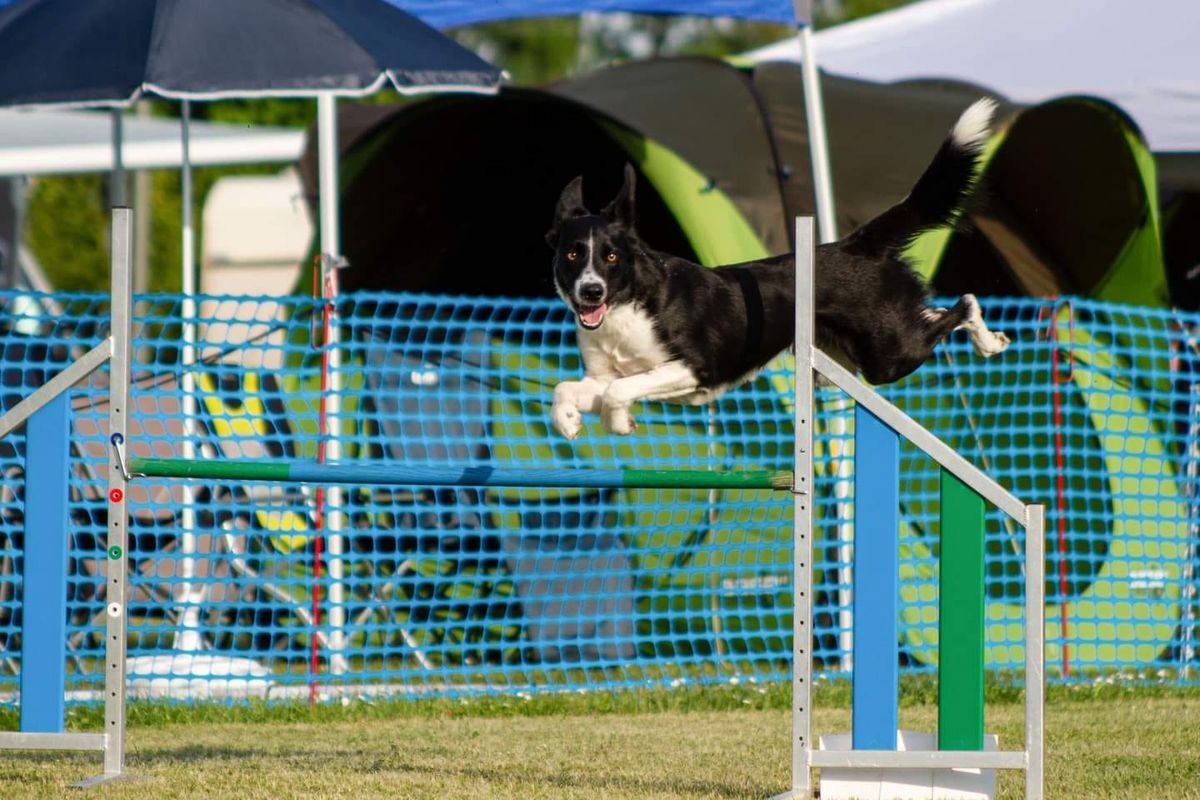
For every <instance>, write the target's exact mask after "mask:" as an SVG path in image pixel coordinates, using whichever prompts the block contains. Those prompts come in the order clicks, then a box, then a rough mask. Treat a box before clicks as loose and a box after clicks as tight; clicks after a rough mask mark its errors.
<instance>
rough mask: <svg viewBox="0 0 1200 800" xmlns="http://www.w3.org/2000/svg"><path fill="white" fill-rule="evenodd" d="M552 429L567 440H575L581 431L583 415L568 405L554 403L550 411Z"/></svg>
mask: <svg viewBox="0 0 1200 800" xmlns="http://www.w3.org/2000/svg"><path fill="white" fill-rule="evenodd" d="M550 419H551V421H552V422H553V423H554V429H555V430H556V431H558V432H559V433H560V434H562V436H564V437H565V438H567V439H575V438H577V437H578V436H579V433H580V431H582V430H583V415H582V414H580V413H579V409H578V408H576V407H575V406H573V405H571V404H570V403H555V404H554V408H552V409H551V410H550Z"/></svg>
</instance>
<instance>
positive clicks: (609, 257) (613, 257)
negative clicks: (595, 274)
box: [604, 253, 617, 264]
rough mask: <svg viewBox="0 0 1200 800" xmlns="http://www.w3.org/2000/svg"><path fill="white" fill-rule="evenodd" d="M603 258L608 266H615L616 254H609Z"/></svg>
mask: <svg viewBox="0 0 1200 800" xmlns="http://www.w3.org/2000/svg"><path fill="white" fill-rule="evenodd" d="M604 258H605V260H606V261H608V263H610V264H615V263H617V254H616V253H609V254H608V255H607V256H605V257H604Z"/></svg>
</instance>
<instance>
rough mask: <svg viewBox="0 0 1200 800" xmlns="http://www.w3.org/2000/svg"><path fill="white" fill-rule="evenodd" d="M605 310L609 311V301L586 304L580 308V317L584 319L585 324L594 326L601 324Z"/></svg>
mask: <svg viewBox="0 0 1200 800" xmlns="http://www.w3.org/2000/svg"><path fill="white" fill-rule="evenodd" d="M605 311H608V304H607V303H602V304H600V305H598V306H584V307H583V308H580V309H579V318H580V319H581V320H583V324H584V325H590V326H592V327H593V328H594V327H595V326H597V325H599V324H600V320H602V319H604V312H605Z"/></svg>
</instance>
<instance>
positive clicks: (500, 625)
mask: <svg viewBox="0 0 1200 800" xmlns="http://www.w3.org/2000/svg"><path fill="white" fill-rule="evenodd" d="M314 310H315V309H314V304H313V302H312V301H311V300H306V299H303V298H228V297H224V298H222V297H206V298H203V299H202V300H201V301H200V304H199V313H198V316H197V320H198V327H197V342H198V343H197V348H196V357H195V360H194V361H192V362H190V363H189V360H188V359H187V358H186V351H185V349H184V347H183V345H182V341H183V328H182V325H181V320H182V319H183V313H182V312H183V305H182V300H181V298H179V297H177V296H148V297H139V298H138V300H137V303H136V315H135V323H134V337H135V342H134V344H135V352H136V355H137V364H136V368H135V370H134V387H133V394H134V403H133V414H132V416H131V425H130V437H129V440H130V451H131V455H133V456H135V457H137V456H141V457H145V456H155V457H181V458H200V459H236V458H253V459H270V460H275V461H297V462H311V461H312V460H314V459H315V457H316V453H317V449H318V444H319V443H320V442H321V437H320V436H319V435H318V431H319V427H318V413H319V405H320V398H321V369H320V361H321V350H320V349H319V347H318V346H314V339H313V333H312V327H311V326H312V322H313V319H314V313H313V312H314ZM985 312H986V315H987V317H988V320H989V324H991V325H992V327H994V328H998V329H1000V330H1004V331H1006V332H1008V333H1009V334H1010V336H1012V337H1013V339H1014V344H1013V346H1012V347H1011V348H1010V349H1009V350H1008V351H1007V352H1006V353H1004V354H1003V355H1002V356H1000V357H998V358H995V359H992V360H988V361H983V360H981V359H978V358H976V357H975V356H973V354H972V353H971V351H970V346H969V344H968V343H967V341H966V337H965V335H962V334H958V335H956V336H955V337H953V339H952V341H951V342H949V343H947V344H945V345H943V346H942V347H940V348H939V350H938V351H937V353H936V356H935V358H934V359H933V360H931V361H930V362H929V363H928V364H926V365H925V366H924V367H922V368H921V369H920V370H919V371H918V372H917V373H916V374H915V375H914V376H912V377H910V378H909V379H906V380H905V381H903V382H902V383H900V384H898V385H895V386H890V387H886V388H885V391H884V394H885V395H886V396H888V398H889V399H891V400H892V401H893V402H896V403H897V404H898V405H900V406H901V407H902V408H904V409H905V410H907V411H908V413H910V414H911V415H912V416H914V417H915V418H916V419H917V420H918V421H919V422H921V423H922V424H924V425H925V426H926V427H928V428H930V429H931V430H933V431H934V432H935V433H936V434H938V435H939V436H941V437H942V438H943V439H945V440H947V441H948V442H949V443H950V444H951V445H952V446H954V447H955V448H956V449H958V450H959V451H960V452H961V453H962V454H963V455H964V456H966V457H967V458H968V459H970V460H972V461H974V462H975V463H976V464H978V465H979V466H981V467H982V468H984V469H985V470H986V471H988V472H989V473H991V474H992V475H993V476H995V477H996V478H997V479H998V480H999V481H1000V482H1001V483H1002V484H1004V485H1005V486H1007V487H1008V488H1010V489H1011V490H1012V491H1013V492H1014V493H1015V494H1016V495H1017V496H1018V497H1020V498H1022V499H1023V500H1025V501H1027V502H1042V503H1045V504H1046V506H1047V553H1048V559H1049V560H1048V575H1049V576H1050V577H1049V578H1048V580H1047V587H1046V589H1047V601H1048V609H1047V611H1048V615H1047V616H1048V631H1047V643H1048V646H1047V658H1048V667H1049V672H1050V675H1051V676H1052V677H1053V678H1056V679H1058V680H1073V679H1092V678H1094V677H1096V676H1104V675H1108V674H1111V673H1114V672H1134V673H1137V674H1138V675H1141V676H1147V675H1149V676H1153V677H1157V678H1160V679H1161V678H1163V677H1165V678H1166V679H1170V680H1180V681H1192V682H1197V677H1196V673H1195V672H1194V671H1190V670H1189V669H1188V665H1189V664H1193V665H1194V663H1195V662H1194V658H1195V651H1194V643H1195V635H1194V626H1193V620H1194V618H1195V615H1196V612H1197V608H1196V600H1195V596H1196V589H1197V576H1196V571H1195V567H1196V558H1197V555H1196V544H1197V528H1196V526H1197V519H1198V516H1197V506H1196V503H1197V501H1196V497H1195V484H1196V473H1197V468H1198V464H1200V453H1198V450H1197V441H1198V432H1200V394H1197V390H1196V389H1195V388H1194V383H1193V379H1194V375H1193V372H1194V370H1195V369H1196V367H1197V365H1200V355H1198V352H1197V346H1196V341H1195V338H1194V333H1195V331H1196V329H1197V328H1198V327H1200V317H1197V316H1186V315H1181V314H1177V313H1166V312H1162V313H1160V312H1157V311H1153V310H1147V309H1140V308H1137V309H1135V308H1131V307H1123V306H1115V305H1109V304H1100V303H1095V302H1091V301H1082V300H1072V301H1047V300H991V301H989V302H987V304H986V309H985ZM339 314H340V318H341V321H342V324H341V326H340V338H341V345H340V347H339V354H340V358H341V365H340V367H339V368H338V370H337V374H338V376H339V379H340V382H341V385H342V388H341V391H340V392H339V398H340V408H339V409H338V411H337V414H336V416H335V417H334V419H333V422H332V430H333V435H332V436H331V437H330V438H331V439H332V438H336V440H337V443H338V446H339V447H340V450H341V456H340V457H341V459H342V460H347V461H362V460H367V461H371V462H378V463H406V464H419V465H447V464H455V465H477V466H493V467H503V466H510V467H601V468H603V467H630V466H637V467H645V468H667V469H670V468H687V469H714V470H738V469H751V468H762V469H790V468H791V466H792V463H791V461H792V459H791V452H792V441H791V437H792V428H791V413H792V411H791V409H792V363H791V358H790V356H789V357H781V358H780V359H779V360H778V361H777V362H776V363H775V364H772V365H771V367H770V368H769V369H767V370H765V371H764V372H763V373H762V374H760V375H759V376H758V377H757V378H756V379H754V380H753V381H752V382H750V383H749V384H748V385H746V386H744V387H742V388H739V389H737V390H735V391H733V392H730V393H729V394H727V395H726V396H724V397H723V398H721V399H720V400H719V401H718V402H717V403H715V404H714V405H712V406H710V407H700V408H685V407H679V406H670V405H664V404H659V403H644V404H640V407H637V408H635V409H634V411H635V414H636V415H637V417H638V422H639V427H638V429H637V431H636V433H635V434H634V435H633V436H631V437H614V436H610V435H608V434H606V433H604V431H603V430H602V428H601V427H600V426H599V424H598V423H597V422H595V421H594V420H593V419H591V418H589V424H588V426H587V427H586V429H585V430H584V432H583V434H582V435H581V436H580V437H579V438H578V439H577V440H575V441H573V442H568V441H566V440H564V439H562V438H560V437H559V436H558V435H557V434H556V433H555V432H554V431H553V429H552V428H551V427H550V425H549V405H550V401H551V394H552V390H553V387H554V385H555V384H556V383H557V382H558V381H560V380H563V379H568V378H574V377H577V376H578V375H579V374H580V373H581V371H582V370H581V365H580V361H579V357H578V355H577V352H576V350H575V345H574V329H573V326H572V324H571V322H570V320H569V319H568V317H567V313H566V310H565V309H564V308H563V307H562V305H561V303H559V302H557V301H550V300H531V301H521V300H508V299H505V300H497V299H463V298H448V297H428V296H416V295H356V296H354V297H352V298H348V299H345V300H344V301H343V302H342V304H341V306H340V308H339ZM0 320H2V322H0V326H2V327H0V347H2V353H3V361H2V369H3V375H2V377H3V383H2V400H3V404H4V407H5V408H9V407H11V406H12V405H13V404H15V402H16V401H17V400H18V399H19V398H20V397H22V396H24V395H26V394H28V393H29V392H31V391H32V390H33V389H34V388H36V387H37V386H39V385H41V384H42V383H43V382H44V381H45V380H46V378H47V377H48V376H49V375H51V374H53V373H54V372H56V371H58V370H59V369H61V368H62V367H63V366H65V365H66V364H67V363H69V361H70V360H71V359H73V358H75V357H77V356H78V355H80V354H81V353H82V352H83V351H85V350H86V349H87V348H89V347H91V346H92V345H94V344H95V343H96V342H97V341H98V340H99V339H100V338H101V337H102V336H104V335H106V334H107V328H106V325H107V298H101V297H96V296H64V295H56V296H42V295H28V294H13V293H9V294H3V295H0ZM318 345H319V343H318ZM818 403H819V409H820V413H819V415H818V429H817V442H816V446H817V453H816V455H817V458H816V459H815V460H816V462H817V464H818V475H817V487H816V489H817V491H816V512H817V514H818V518H819V520H820V528H819V531H818V539H817V550H816V563H815V564H814V566H815V569H816V573H815V576H814V588H815V590H816V593H815V597H814V601H815V619H814V634H815V641H814V653H815V657H816V660H817V668H818V669H820V670H825V671H829V672H836V671H839V670H842V669H843V668H844V666H845V664H846V657H847V655H848V646H849V642H850V631H851V626H852V622H853V620H852V615H851V604H850V601H851V596H850V591H851V589H850V580H849V579H850V576H851V572H850V569H851V567H850V564H851V556H852V552H853V512H854V501H855V498H854V496H853V486H852V478H853V459H852V457H853V455H854V453H853V443H852V437H853V407H852V402H851V401H849V400H848V399H847V398H846V397H845V396H844V395H842V394H841V393H840V392H838V391H836V390H833V389H829V388H822V389H820V390H819V397H818ZM72 405H73V438H72V441H73V444H72V448H73V449H72V472H71V478H70V493H71V499H72V503H71V508H72V517H71V522H70V530H69V536H70V553H71V561H70V566H69V583H70V588H69V614H70V619H69V636H68V641H67V642H66V656H67V659H68V667H69V681H70V684H71V686H70V689H71V690H72V692H73V694H72V697H73V698H75V699H76V700H78V701H87V700H96V699H98V694H97V692H98V690H99V689H100V687H101V686H102V682H103V672H102V666H101V663H100V660H99V659H100V657H101V653H102V641H101V638H102V636H101V635H102V632H103V615H104V606H105V603H106V598H105V596H104V583H103V575H104V570H105V569H106V568H107V567H106V565H105V562H106V559H105V558H104V550H105V541H104V530H105V527H106V503H105V502H104V491H105V486H104V484H103V482H102V480H100V479H99V478H98V477H97V476H98V475H99V474H101V473H102V465H103V464H104V463H105V459H106V457H107V455H106V451H105V446H106V444H105V443H106V425H107V415H108V410H107V373H106V372H103V371H102V372H98V373H96V374H94V375H93V376H92V377H91V378H90V379H89V381H88V383H87V385H85V386H80V387H77V389H76V391H75V392H74V393H73V395H72ZM327 443H328V442H327ZM23 453H24V435H23V433H17V434H14V435H12V436H10V437H9V438H8V439H5V440H3V441H0V468H2V469H3V471H4V475H5V480H4V488H3V490H2V492H0V684H3V691H4V692H5V698H7V700H8V701H9V702H14V701H15V695H14V693H13V690H14V689H15V678H14V676H15V675H16V674H17V673H18V672H19V669H20V631H21V625H22V621H23V620H22V617H23V616H26V618H29V616H30V615H29V613H28V611H26V610H25V609H23V608H22V605H21V596H22V579H21V572H22V555H21V554H22V547H23V540H24V536H25V531H24V529H23V517H22V504H21V499H22V491H23V489H22V482H21V480H20V472H21V469H22V463H23ZM901 460H902V463H901V475H902V487H901V497H902V498H903V508H902V513H903V520H904V523H903V526H902V529H901V530H900V531H899V535H900V537H901V558H902V564H901V573H902V574H901V579H902V580H901V585H902V608H901V619H900V630H901V635H902V637H903V648H902V658H903V662H904V666H905V668H906V669H908V670H911V671H921V670H928V669H932V668H933V667H934V665H936V662H937V652H938V650H937V572H938V565H937V552H938V538H939V531H938V524H937V508H936V504H937V500H936V494H937V486H938V483H937V481H938V473H937V469H936V467H935V465H934V464H933V463H932V462H930V461H929V460H928V459H926V458H925V457H924V456H922V455H921V454H919V453H917V452H916V451H914V450H913V449H912V448H908V449H905V450H902V454H901ZM323 489H324V492H323V493H324V517H323V521H324V527H325V530H324V531H319V530H318V519H317V517H318V514H319V513H321V512H320V511H319V510H318V498H317V490H316V488H315V487H308V486H300V485H294V484H290V485H282V484H269V483H253V482H241V483H235V482H229V483H221V482H214V481H184V480H160V479H153V480H150V479H146V480H139V481H137V482H135V483H134V484H131V488H130V499H131V508H132V522H131V527H130V548H129V553H128V559H127V563H126V566H127V569H128V571H129V575H130V578H131V581H130V585H131V595H130V597H128V598H127V608H128V618H129V632H130V636H129V648H130V673H131V675H130V680H131V689H132V691H133V693H134V695H135V696H150V697H166V698H174V699H190V700H194V699H203V698H218V697H243V696H265V697H268V698H275V699H278V698H287V697H299V696H308V695H309V694H310V693H316V694H317V695H319V696H330V695H333V694H337V693H341V692H354V693H368V694H369V693H381V694H403V693H412V694H429V693H437V694H454V693H461V692H481V691H495V692H519V691H534V690H539V689H554V690H560V689H564V688H570V689H589V688H614V687H622V686H644V685H662V684H672V683H681V682H682V683H696V682H699V683H704V682H721V681H729V680H750V679H758V680H778V679H787V678H788V677H789V675H790V652H791V614H790V608H791V604H792V595H791V569H792V567H791V561H792V554H791V518H792V505H791V498H790V496H789V495H788V494H787V493H770V492H766V491H749V490H721V491H695V490H670V491H668V490H626V489H620V490H618V489H611V490H608V489H606V490H597V489H588V490H545V489H537V490H534V489H521V488H516V487H513V488H506V489H486V490H484V489H462V488H442V489H435V488H429V487H422V486H402V487H387V488H378V487H375V488H365V487H358V486H341V487H323ZM1022 535H1023V533H1022V531H1021V529H1019V528H1014V527H1013V526H1011V525H1006V524H1005V522H1004V519H1003V518H1002V516H1001V515H1000V513H999V512H997V511H992V512H989V517H988V531H987V548H988V561H987V596H988V605H987V610H986V619H987V631H986V634H987V642H988V645H987V648H988V649H987V663H988V665H989V667H991V668H992V669H994V670H997V671H1001V672H1011V673H1013V674H1014V675H1016V676H1017V678H1018V679H1019V675H1018V674H1017V673H1018V672H1019V669H1020V667H1021V665H1022V659H1023V651H1022V627H1021V626H1022V614H1021V608H1022V603H1023V590H1022V574H1021V573H1022V567H1021V554H1022V553H1023V541H1022Z"/></svg>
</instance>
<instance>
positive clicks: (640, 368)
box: [575, 306, 670, 377]
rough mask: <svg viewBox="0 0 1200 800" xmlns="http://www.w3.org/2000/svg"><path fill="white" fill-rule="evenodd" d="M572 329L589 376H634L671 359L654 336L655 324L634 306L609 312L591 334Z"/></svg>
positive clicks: (581, 328) (586, 331) (577, 328)
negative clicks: (575, 334)
mask: <svg viewBox="0 0 1200 800" xmlns="http://www.w3.org/2000/svg"><path fill="white" fill-rule="evenodd" d="M575 330H576V333H577V335H578V339H579V352H580V354H581V355H582V356H583V365H584V369H585V371H586V372H587V374H589V375H618V376H621V377H626V376H629V375H637V374H638V373H642V372H646V371H647V370H651V369H654V368H655V367H658V366H661V365H662V364H665V363H666V362H667V361H669V360H670V356H669V355H668V354H667V352H666V350H664V349H663V347H662V345H661V344H660V343H659V341H658V336H657V335H656V334H655V333H654V321H653V320H652V319H651V318H650V315H649V314H647V313H646V312H645V311H643V310H642V309H640V308H637V307H636V306H618V307H617V308H614V309H612V310H610V311H609V312H608V314H607V315H606V316H605V318H604V324H603V325H601V326H600V327H599V328H598V329H596V330H594V331H590V330H587V329H586V328H584V327H582V326H579V325H577V326H576V328H575Z"/></svg>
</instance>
